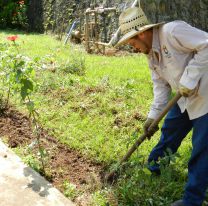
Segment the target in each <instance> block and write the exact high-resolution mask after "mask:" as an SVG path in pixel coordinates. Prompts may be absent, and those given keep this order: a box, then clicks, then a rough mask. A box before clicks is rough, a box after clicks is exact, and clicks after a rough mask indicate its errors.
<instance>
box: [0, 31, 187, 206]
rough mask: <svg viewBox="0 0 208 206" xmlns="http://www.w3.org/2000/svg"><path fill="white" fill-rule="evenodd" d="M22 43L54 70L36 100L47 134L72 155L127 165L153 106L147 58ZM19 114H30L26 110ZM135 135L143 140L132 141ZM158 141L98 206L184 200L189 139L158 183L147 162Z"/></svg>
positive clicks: (0, 36)
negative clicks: (77, 153)
mask: <svg viewBox="0 0 208 206" xmlns="http://www.w3.org/2000/svg"><path fill="white" fill-rule="evenodd" d="M10 34H12V31H6V32H5V31H1V32H0V41H6V36H8V35H10ZM17 43H18V44H19V49H20V52H21V53H22V54H24V55H27V56H29V57H31V58H34V59H39V60H41V61H42V63H43V64H45V65H46V67H47V69H42V70H39V71H37V80H38V84H39V86H38V88H37V91H36V93H35V95H34V97H33V98H34V99H35V101H36V103H37V109H38V112H39V113H40V121H41V123H42V124H43V125H44V128H47V129H49V131H50V133H51V134H52V135H54V136H55V137H56V138H57V139H59V141H61V142H63V143H65V144H66V145H68V146H69V147H71V148H75V149H77V150H79V151H81V152H82V153H83V154H85V155H87V156H89V157H91V158H93V159H94V160H96V161H98V162H104V163H105V164H106V165H109V166H110V165H111V163H115V162H116V161H117V160H118V159H119V158H120V157H122V156H123V155H124V154H125V153H126V152H127V150H128V148H129V147H130V146H131V145H132V144H133V143H134V141H135V140H136V139H137V137H138V136H139V135H141V134H142V125H143V123H144V120H145V117H146V115H147V113H148V111H149V108H150V105H151V102H152V98H153V94H152V82H151V77H150V72H149V69H148V64H147V61H146V59H145V57H144V56H142V55H140V56H139V55H137V54H134V55H128V56H124V57H105V56H101V55H100V56H99V55H89V54H87V53H85V51H84V49H83V47H82V46H76V45H67V46H63V42H59V41H57V40H55V39H54V38H53V37H51V36H46V35H38V34H23V33H22V34H19V39H18V41H17ZM51 62H52V63H51ZM66 62H68V63H67V65H65V64H66ZM69 65H72V66H74V65H76V66H77V67H79V68H78V69H81V70H82V69H83V71H84V74H83V75H78V74H77V73H76V72H75V73H74V74H72V73H67V72H66V69H65V70H64V69H63V67H66V66H67V69H68V66H69ZM80 65H81V66H80ZM50 67H52V68H50ZM82 67H85V68H82ZM70 68H71V67H70ZM53 69H54V70H53ZM54 71H55V72H54ZM19 109H20V110H23V108H22V107H21V106H20V105H19ZM135 117H137V118H135ZM136 129H137V130H138V131H139V132H138V135H137V136H135V135H133V134H134V131H135V130H136ZM159 136H160V133H159V132H158V133H157V134H156V135H155V136H154V137H153V138H152V139H151V141H146V142H144V143H143V144H142V145H141V146H140V148H139V149H138V150H137V152H135V153H134V155H133V156H132V157H131V160H130V161H129V163H130V165H129V168H128V169H127V170H126V173H122V176H121V178H120V179H119V181H118V183H117V184H116V186H114V187H113V188H108V189H105V190H103V191H97V192H96V193H95V194H94V196H93V197H94V198H93V200H94V203H93V205H106V202H109V204H110V205H115V202H119V205H125V206H126V205H144V206H145V205H156V206H157V205H169V204H170V203H171V202H172V201H173V200H176V199H180V198H181V195H182V193H183V186H184V184H185V182H186V178H187V169H186V168H187V161H188V158H189V155H190V148H191V141H190V135H189V136H188V137H187V138H186V140H184V142H183V144H182V146H181V147H180V149H179V153H178V154H179V155H180V157H177V156H176V157H175V156H172V159H171V164H170V166H169V167H166V166H165V163H164V168H163V170H162V175H161V176H160V177H152V176H151V175H150V174H149V172H148V170H147V169H146V161H147V158H148V154H149V152H150V151H151V149H152V148H153V147H154V145H155V144H156V143H157V141H158V139H159ZM163 161H165V160H163ZM101 203H102V204H101Z"/></svg>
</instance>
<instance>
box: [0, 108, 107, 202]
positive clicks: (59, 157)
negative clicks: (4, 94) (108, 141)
mask: <svg viewBox="0 0 208 206" xmlns="http://www.w3.org/2000/svg"><path fill="white" fill-rule="evenodd" d="M0 136H1V137H5V138H6V139H7V142H8V144H9V146H10V147H11V148H16V147H19V146H24V147H25V146H26V147H27V145H29V144H31V143H32V142H33V141H34V140H35V137H34V135H33V132H32V129H31V123H30V121H29V118H28V117H26V116H25V115H23V114H21V113H20V112H18V111H17V110H15V109H14V108H9V109H7V110H5V111H4V112H3V113H1V114H0ZM41 139H42V140H41V145H42V146H43V147H44V148H45V149H46V151H47V154H48V156H47V158H48V160H47V162H46V170H47V171H48V172H47V178H48V179H49V180H50V182H52V183H53V184H54V186H55V187H57V188H58V189H59V190H61V191H63V190H64V189H63V182H64V181H68V182H70V183H72V184H74V185H75V186H76V188H77V189H78V190H79V191H82V193H86V192H87V193H88V192H89V193H90V192H92V191H93V190H96V189H98V188H99V187H101V185H102V183H101V176H102V171H103V168H104V167H103V166H102V165H101V164H99V163H96V162H93V161H92V160H90V159H88V158H87V157H85V156H84V155H82V154H81V153H79V152H77V151H75V150H73V149H70V148H68V147H67V146H65V145H64V144H61V143H59V142H58V141H57V140H56V139H55V138H54V137H51V136H49V135H48V133H47V131H44V130H43V131H42V135H41ZM36 147H37V146H36ZM33 152H34V154H35V153H37V148H34V151H33ZM76 202H77V203H78V202H79V201H78V200H76ZM80 202H82V201H81V200H80ZM79 205H87V204H82V203H80V204H79Z"/></svg>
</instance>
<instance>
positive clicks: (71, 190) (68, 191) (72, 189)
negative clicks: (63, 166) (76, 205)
mask: <svg viewBox="0 0 208 206" xmlns="http://www.w3.org/2000/svg"><path fill="white" fill-rule="evenodd" d="M63 189H64V195H65V196H66V197H69V198H71V199H72V200H74V199H75V198H76V197H77V196H78V193H77V191H76V186H75V185H74V184H72V183H70V182H68V181H67V180H65V181H64V182H63Z"/></svg>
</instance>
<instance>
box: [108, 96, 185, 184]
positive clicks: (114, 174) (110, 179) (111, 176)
mask: <svg viewBox="0 0 208 206" xmlns="http://www.w3.org/2000/svg"><path fill="white" fill-rule="evenodd" d="M180 98H181V94H180V93H179V92H178V93H177V94H176V95H175V97H173V98H172V99H171V100H170V101H169V102H168V104H167V106H166V107H165V108H164V110H163V111H162V112H161V114H160V115H159V117H158V118H156V119H155V120H154V122H153V123H152V124H151V125H150V130H151V128H154V127H155V126H157V125H158V124H159V122H160V121H161V120H162V119H163V117H164V116H165V115H166V114H167V113H168V111H169V110H170V109H171V108H172V107H173V106H174V105H175V104H176V103H177V101H178V100H179V99H180ZM153 135H154V134H152V136H153ZM146 138H147V134H145V133H144V134H143V135H141V136H140V137H139V139H138V140H137V141H136V142H135V143H134V145H133V146H132V147H131V148H130V149H129V151H128V152H127V153H126V155H125V156H124V157H123V158H122V159H121V160H120V161H119V162H118V166H117V168H116V169H114V170H113V171H111V172H110V173H109V174H107V175H106V177H105V179H106V181H107V182H113V181H114V180H115V179H116V178H117V177H118V173H117V169H118V168H119V167H120V168H121V167H122V166H123V165H122V164H123V163H124V162H126V161H127V160H128V159H129V158H130V156H131V155H132V153H133V152H134V151H135V150H136V149H137V148H138V147H139V146H140V145H141V143H142V142H143V141H144V140H145V139H146Z"/></svg>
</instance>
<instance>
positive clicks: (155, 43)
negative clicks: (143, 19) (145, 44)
mask: <svg viewBox="0 0 208 206" xmlns="http://www.w3.org/2000/svg"><path fill="white" fill-rule="evenodd" d="M160 50H161V49H160V40H159V31H158V27H154V28H153V37H152V49H151V51H150V53H149V54H148V57H149V59H151V61H153V64H157V65H158V64H159V62H160V60H161V52H160ZM155 53H157V55H158V58H159V59H158V58H156V54H155Z"/></svg>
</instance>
